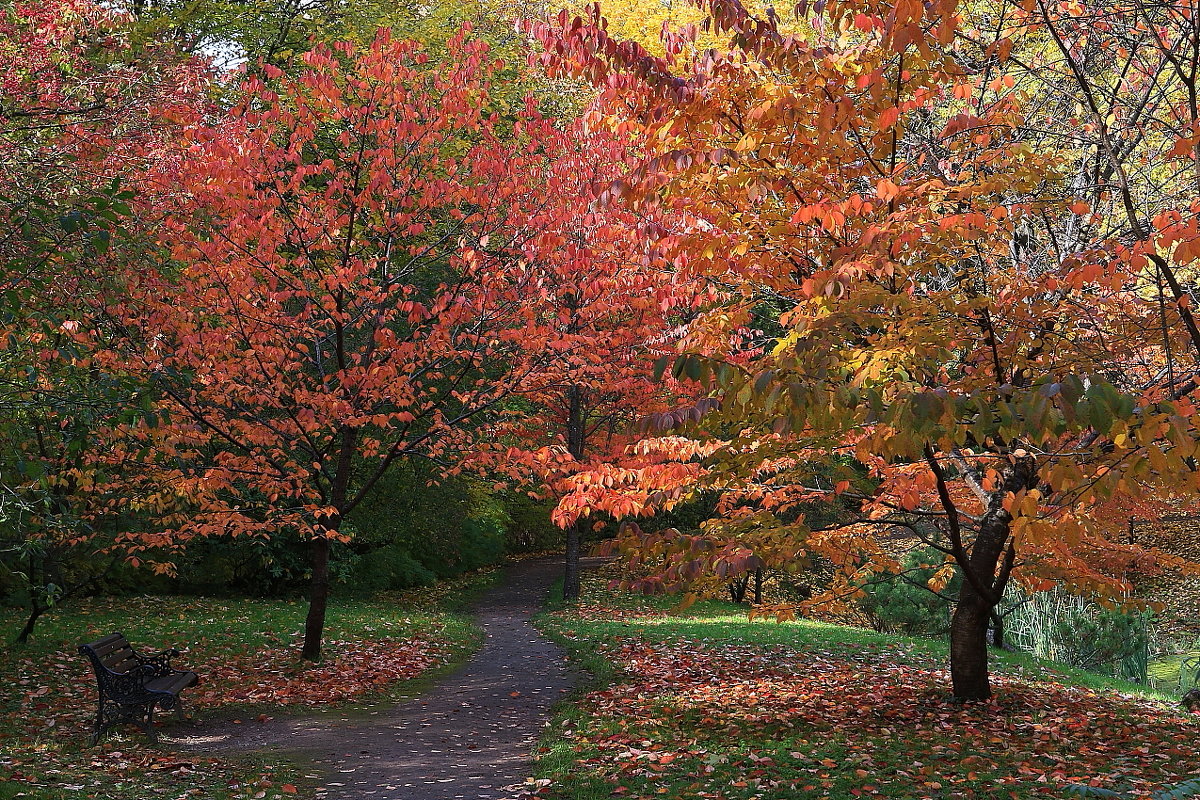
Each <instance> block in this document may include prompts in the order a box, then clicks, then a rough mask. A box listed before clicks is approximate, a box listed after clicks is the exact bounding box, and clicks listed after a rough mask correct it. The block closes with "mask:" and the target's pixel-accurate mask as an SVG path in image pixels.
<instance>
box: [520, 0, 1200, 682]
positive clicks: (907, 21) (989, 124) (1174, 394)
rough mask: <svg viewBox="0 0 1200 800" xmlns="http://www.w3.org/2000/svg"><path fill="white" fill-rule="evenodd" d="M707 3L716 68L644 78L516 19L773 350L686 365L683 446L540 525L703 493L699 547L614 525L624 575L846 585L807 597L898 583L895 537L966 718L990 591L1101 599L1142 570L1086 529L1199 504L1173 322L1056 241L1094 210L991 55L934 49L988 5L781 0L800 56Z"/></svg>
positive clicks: (1002, 54) (787, 38) (584, 45)
mask: <svg viewBox="0 0 1200 800" xmlns="http://www.w3.org/2000/svg"><path fill="white" fill-rule="evenodd" d="M701 5H702V7H703V8H704V9H705V11H706V12H707V14H708V17H709V23H708V24H709V27H710V28H711V29H713V30H715V31H718V32H725V33H728V34H729V37H730V46H729V49H728V51H727V52H717V53H705V54H700V55H695V56H689V55H688V53H687V51H686V50H684V51H680V55H679V56H678V57H676V58H675V59H674V60H672V59H662V58H655V57H652V56H650V55H649V54H648V53H646V52H645V50H644V49H642V48H640V47H638V46H635V45H632V44H629V43H620V42H616V41H614V40H613V39H612V38H611V37H610V36H609V35H608V34H607V32H606V31H605V24H604V21H603V19H602V18H601V17H600V16H599V13H598V12H593V13H592V15H591V16H590V18H589V19H587V20H572V19H570V18H569V17H568V16H566V15H564V16H561V17H560V18H559V19H558V20H556V21H553V22H545V23H541V24H533V25H530V26H529V29H530V30H531V31H532V32H533V33H534V34H535V35H536V36H537V37H538V38H539V39H540V40H541V41H542V42H544V43H545V44H546V45H547V49H546V53H545V54H544V55H543V56H542V57H541V61H542V62H543V63H545V64H547V65H548V66H550V67H551V68H552V69H560V68H561V69H567V70H570V71H572V72H574V73H576V74H582V75H585V76H587V77H589V78H590V79H592V80H593V81H594V82H595V83H596V84H597V85H599V86H601V87H602V90H603V94H602V97H601V100H600V103H601V104H602V105H600V106H599V107H598V108H597V112H598V113H604V114H606V115H607V116H608V118H609V119H611V120H613V124H614V125H622V126H628V127H630V128H633V129H636V130H637V131H638V132H639V133H640V134H641V135H643V136H644V137H645V141H647V142H650V143H653V145H652V148H653V149H652V151H651V152H649V153H648V154H647V157H646V158H645V159H644V161H643V164H642V165H641V166H640V167H639V168H638V169H637V170H635V171H634V172H633V173H631V175H629V176H628V177H627V178H626V179H625V186H626V187H627V191H628V192H629V193H630V194H632V195H634V196H637V197H640V198H642V199H643V200H644V201H645V202H651V201H654V200H660V199H662V198H665V202H668V203H673V204H679V205H683V204H686V206H687V208H688V210H689V212H690V213H692V214H695V215H696V216H697V217H700V218H702V219H703V220H704V221H705V224H703V225H696V226H693V227H692V229H691V230H689V231H687V232H685V233H684V234H683V235H680V236H676V237H673V238H672V239H671V241H669V242H663V243H661V246H663V247H664V248H670V247H675V248H678V252H679V253H681V254H682V253H686V254H688V255H689V256H690V260H689V263H690V264H691V265H692V268H693V269H696V270H697V271H700V272H701V273H702V274H707V275H709V276H710V277H712V278H713V279H715V280H720V281H723V282H727V283H728V284H730V285H731V286H733V287H736V290H737V291H736V292H735V295H736V296H737V297H739V301H738V302H737V303H736V304H731V305H730V307H729V308H728V310H727V312H726V315H725V319H726V320H727V321H728V325H729V326H745V325H748V324H751V323H752V322H753V321H755V320H758V321H762V320H764V319H765V320H767V321H768V322H769V325H764V326H763V328H764V329H766V330H770V329H771V328H773V329H774V330H773V331H772V332H771V335H769V336H766V337H764V339H763V340H762V342H761V343H762V345H763V353H762V357H761V358H758V359H755V360H754V361H753V362H752V364H750V365H742V364H738V363H736V361H735V360H734V359H731V358H725V359H713V358H708V357H692V358H684V359H682V360H680V361H679V362H678V363H677V364H676V370H677V371H678V372H679V373H680V374H688V375H691V376H692V377H696V378H699V379H701V380H704V381H706V383H707V385H708V386H709V388H710V390H711V395H712V396H711V398H710V399H709V400H707V401H706V402H705V403H704V404H702V405H698V406H697V407H696V408H695V409H694V411H695V413H694V415H693V416H699V415H700V414H701V412H705V416H704V418H703V420H702V421H701V422H700V423H699V424H698V425H693V426H692V429H691V432H692V434H693V436H694V437H696V441H692V442H681V440H679V439H668V440H664V441H663V442H662V443H661V445H660V446H658V447H653V446H652V445H649V444H648V445H647V446H646V447H645V448H644V450H645V451H646V452H647V453H648V459H649V460H648V463H647V464H645V465H644V468H643V469H642V470H640V471H638V470H634V471H628V472H627V473H626V474H624V475H623V476H622V477H621V479H620V480H617V481H608V482H607V483H606V484H604V488H605V489H606V490H607V492H606V493H605V494H601V495H599V496H598V495H597V494H596V493H595V491H594V485H595V483H596V481H595V480H594V479H592V480H581V481H580V482H579V491H578V492H576V493H575V495H574V496H568V497H567V498H566V499H565V500H564V503H563V507H562V510H563V513H564V514H567V515H570V514H575V513H582V512H583V511H584V510H586V509H589V508H591V509H594V508H597V507H599V508H610V509H611V508H618V507H619V508H620V509H622V511H624V512H625V513H626V514H630V513H639V512H641V513H652V511H653V508H654V506H655V505H656V504H661V503H663V502H667V503H670V502H673V501H675V500H676V499H678V498H679V497H681V496H684V495H686V494H687V493H688V492H689V491H691V490H693V489H694V488H695V487H709V488H717V489H720V490H722V491H723V492H724V493H725V498H724V503H723V510H724V511H725V517H724V519H722V520H718V521H715V522H714V523H713V524H712V525H710V526H709V528H708V530H706V532H705V534H706V535H704V536H700V537H693V536H683V535H680V534H675V535H655V536H642V535H640V534H639V533H638V532H637V531H636V529H633V530H632V532H631V536H630V543H631V544H632V546H633V547H634V548H635V550H637V551H638V552H639V553H640V555H641V556H643V557H649V558H650V559H651V563H656V562H657V559H659V558H661V557H665V560H663V561H661V562H657V563H662V564H663V569H662V571H661V572H660V574H659V575H657V576H655V577H654V578H653V579H651V580H650V581H647V582H646V585H647V586H648V587H651V588H653V587H658V588H664V587H666V588H674V589H679V588H686V587H688V586H689V585H697V584H698V583H699V582H700V581H701V580H702V579H703V578H704V576H707V575H711V574H712V573H713V572H719V573H721V575H722V576H727V575H728V574H731V573H736V572H739V571H744V570H747V569H753V568H756V567H757V566H758V565H760V564H762V563H764V562H765V563H771V564H776V565H780V566H785V567H793V568H794V567H795V566H796V565H798V564H799V563H802V562H803V560H804V559H805V558H806V557H808V556H810V555H822V556H825V557H828V558H830V559H832V560H833V561H834V562H835V563H836V564H838V565H839V566H840V567H841V568H842V574H841V577H840V579H839V580H838V581H837V583H836V584H835V586H834V587H832V593H831V594H830V595H826V596H825V597H824V598H822V599H823V600H825V601H829V600H831V599H836V598H837V597H839V596H848V595H852V594H853V593H854V592H855V591H856V587H857V585H858V583H859V582H860V581H861V580H862V579H863V578H864V577H865V576H867V575H869V574H871V573H874V572H879V571H885V570H892V571H895V570H897V569H899V565H898V564H897V563H896V561H895V559H894V558H892V557H891V556H889V555H888V553H887V551H886V548H884V547H882V546H881V541H880V540H881V538H883V537H885V536H887V535H888V533H889V531H893V530H897V529H899V530H902V531H905V532H907V534H908V535H911V536H913V537H915V538H918V539H921V540H924V541H925V542H926V543H927V544H928V545H930V546H932V547H935V548H937V549H939V550H941V552H942V553H943V555H944V557H945V563H944V564H943V565H942V569H940V570H939V571H938V573H937V574H936V575H935V579H934V581H933V588H941V587H944V586H945V585H946V583H947V582H948V581H949V578H950V576H951V575H952V574H953V573H954V571H956V570H957V571H959V572H961V574H962V575H963V578H964V580H963V582H962V590H961V592H960V594H959V596H958V598H957V603H956V606H955V612H954V616H953V623H952V631H951V676H952V682H953V689H954V693H955V695H956V696H958V697H960V698H962V699H983V698H986V697H988V696H989V695H990V694H991V686H990V681H989V676H988V658H987V649H986V631H987V627H988V624H989V620H990V618H991V616H992V611H993V609H994V608H995V606H996V604H997V603H998V602H999V600H1000V598H1001V596H1002V595H1003V593H1004V591H1005V589H1006V587H1007V586H1008V585H1009V583H1010V581H1018V582H1020V583H1022V584H1023V585H1024V586H1025V587H1026V588H1027V589H1030V590H1036V589H1039V588H1044V587H1046V586H1047V585H1051V584H1052V583H1055V582H1061V583H1065V584H1068V585H1071V586H1073V587H1074V588H1075V589H1076V590H1080V591H1093V592H1098V593H1109V594H1119V593H1120V592H1122V591H1124V590H1126V589H1127V584H1126V582H1125V581H1124V571H1125V569H1126V567H1127V566H1128V565H1129V564H1131V563H1132V562H1134V561H1136V560H1138V559H1142V558H1146V557H1147V554H1146V553H1143V552H1141V551H1139V550H1137V549H1136V548H1134V547H1131V546H1129V545H1127V544H1125V543H1122V542H1119V541H1117V540H1116V539H1115V538H1114V537H1112V536H1111V535H1110V534H1111V530H1110V527H1109V526H1108V525H1107V520H1106V519H1105V518H1104V514H1103V513H1102V511H1098V509H1103V508H1104V503H1105V502H1106V501H1110V500H1112V499H1113V498H1118V497H1138V496H1144V495H1154V494H1157V493H1165V492H1177V493H1181V494H1195V493H1196V491H1197V488H1198V486H1200V481H1198V479H1197V472H1196V471H1195V469H1194V461H1193V457H1194V454H1195V452H1196V448H1197V444H1196V442H1197V427H1198V424H1200V418H1198V417H1197V415H1196V409H1195V407H1194V404H1193V402H1192V399H1191V397H1190V394H1189V392H1190V390H1188V391H1181V389H1183V388H1184V385H1183V384H1182V383H1181V382H1179V381H1177V380H1171V379H1169V377H1168V376H1167V373H1168V372H1169V370H1167V369H1165V368H1164V363H1169V358H1168V356H1169V351H1171V350H1172V349H1173V350H1174V352H1176V353H1178V352H1179V347H1180V345H1181V343H1186V342H1188V340H1189V339H1190V331H1191V323H1190V321H1189V320H1190V312H1189V311H1188V309H1187V307H1186V303H1176V302H1169V303H1166V304H1163V303H1160V302H1159V301H1158V298H1157V297H1155V296H1154V295H1153V294H1150V293H1148V292H1146V291H1145V288H1146V286H1147V281H1146V278H1147V270H1151V271H1153V270H1155V269H1156V267H1155V264H1156V261H1155V259H1154V258H1153V257H1151V255H1150V254H1148V253H1146V252H1145V251H1144V248H1142V247H1139V246H1137V245H1134V246H1132V247H1131V246H1129V242H1128V240H1121V239H1118V240H1116V241H1113V240H1105V239H1099V238H1084V239H1083V240H1081V241H1080V242H1079V243H1078V244H1077V245H1076V246H1074V247H1071V248H1062V247H1061V246H1060V247H1055V246H1054V244H1055V243H1057V242H1059V241H1060V239H1061V237H1060V236H1059V234H1060V232H1061V231H1063V230H1067V229H1071V228H1072V226H1077V225H1079V224H1080V223H1081V222H1082V223H1087V222H1089V221H1090V220H1092V219H1093V218H1094V215H1095V214H1096V213H1097V210H1096V209H1093V208H1091V207H1090V206H1089V204H1088V203H1087V202H1086V198H1085V197H1084V195H1083V192H1081V191H1080V189H1079V187H1076V186H1073V185H1072V183H1071V175H1072V174H1073V169H1074V167H1075V163H1074V156H1075V151H1074V150H1062V149H1061V148H1054V147H1045V148H1039V147H1037V146H1036V145H1037V143H1038V140H1037V139H1035V138H1033V134H1034V133H1035V132H1036V131H1037V130H1038V127H1039V125H1038V123H1040V122H1042V120H1041V119H1038V118H1037V114H1036V112H1038V111H1040V107H1038V106H1036V105H1035V106H1034V107H1032V108H1031V107H1029V106H1028V105H1027V101H1028V100H1029V99H1030V97H1031V95H1030V93H1029V92H1028V91H1027V90H1018V89H1017V88H1016V84H1015V80H1014V79H1013V77H1012V76H1011V75H1009V74H1007V73H1006V72H1005V71H1004V69H1003V66H1002V65H1003V64H1004V63H1006V61H1005V60H1006V59H1007V58H1008V57H1010V56H1011V48H1012V46H1013V45H1012V44H1011V43H1009V44H1008V45H1005V44H1003V43H1002V42H1000V41H996V42H993V44H992V45H988V46H985V47H984V48H982V55H981V59H982V60H972V59H970V58H968V57H966V56H964V55H963V53H962V51H959V50H955V49H954V48H952V47H950V46H949V45H950V44H951V43H953V42H955V37H956V36H957V35H959V34H960V33H962V32H964V31H967V32H969V31H971V30H975V29H978V28H982V27H986V23H987V22H988V19H987V18H986V14H987V13H989V12H990V9H987V8H983V7H976V6H973V7H967V8H959V7H958V6H957V4H955V3H953V2H947V3H937V2H935V3H898V4H891V3H877V2H872V0H846V1H844V2H828V3H822V4H817V5H815V6H811V7H809V6H807V5H806V4H802V5H801V6H800V7H799V9H798V10H799V11H801V12H802V13H805V14H807V21H808V30H807V31H806V32H805V34H804V35H803V36H797V35H789V34H786V33H785V32H783V31H782V30H781V29H780V27H779V24H778V22H777V19H776V18H775V17H774V16H773V15H764V16H763V17H754V16H752V15H750V14H749V13H747V11H746V10H745V9H744V8H743V7H742V6H741V5H740V4H739V3H737V2H733V1H732V0H728V1H727V0H710V1H709V2H703V3H702V4H701ZM1026 7H1027V6H1026ZM1059 8H1064V7H1063V6H1059ZM972 14H975V15H976V16H972ZM993 21H994V20H993ZM1041 30H1042V33H1045V34H1047V35H1048V36H1049V37H1050V38H1053V31H1049V30H1047V29H1045V28H1042V29H1041ZM1070 50H1071V48H1070V47H1068V48H1067V51H1068V52H1070ZM681 61H682V63H680V62H681ZM1093 124H1095V123H1093ZM1046 228H1049V229H1050V231H1051V233H1050V235H1048V236H1047V237H1045V238H1043V237H1041V236H1040V235H1039V234H1038V233H1037V231H1038V230H1039V229H1046ZM1189 241H1190V239H1189ZM1185 252H1186V251H1185ZM1151 276H1152V273H1151ZM1164 277H1165V276H1164ZM1164 331H1165V332H1166V334H1165V336H1164ZM710 333H711V329H709V330H708V331H706V336H707V335H708V334H710ZM710 338H711V337H710ZM726 351H727V352H730V353H732V354H736V351H734V350H731V349H730V348H729V347H728V346H727V347H726ZM585 489H586V491H585ZM820 498H840V500H841V501H842V502H843V503H844V504H845V505H846V506H847V507H848V512H849V513H848V518H847V519H846V520H844V521H840V522H838V523H837V524H833V525H821V526H817V525H810V524H808V523H806V520H805V518H804V516H803V515H802V514H801V515H798V514H797V513H796V510H797V508H798V507H800V506H801V505H802V504H803V503H806V502H809V501H811V500H814V499H820Z"/></svg>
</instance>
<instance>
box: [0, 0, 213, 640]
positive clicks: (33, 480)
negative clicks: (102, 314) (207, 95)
mask: <svg viewBox="0 0 1200 800" xmlns="http://www.w3.org/2000/svg"><path fill="white" fill-rule="evenodd" d="M128 23H129V20H128V18H126V17H124V16H122V15H120V14H117V13H115V12H113V11H112V10H111V9H110V8H106V7H103V6H100V5H96V4H93V3H90V2H80V1H79V0H70V1H67V0H63V2H48V3H44V4H39V5H30V4H14V5H10V6H8V7H6V8H5V9H4V10H3V11H0V38H3V39H4V40H5V42H6V46H5V47H4V48H3V50H2V52H0V160H3V162H4V164H5V169H4V171H3V173H2V174H0V209H2V210H3V212H4V214H5V217H6V219H7V220H8V221H9V225H8V227H7V228H6V230H5V232H4V234H3V235H2V236H0V505H3V506H4V512H0V513H2V514H3V516H4V517H5V518H6V522H5V524H4V525H3V528H4V533H3V536H2V537H0V538H2V542H0V553H2V554H3V559H4V561H5V563H6V566H8V567H10V568H11V569H12V571H13V572H14V573H16V574H20V575H22V576H24V578H25V580H26V582H27V584H28V585H27V590H28V597H29V602H30V614H29V617H28V619H27V622H26V625H25V627H24V628H23V629H22V631H21V633H20V634H19V638H21V639H24V638H27V637H28V636H29V634H30V633H31V632H32V631H33V626H34V624H35V623H36V622H37V619H38V617H39V616H40V615H41V614H42V613H44V612H45V611H46V610H47V609H48V608H49V606H50V605H51V604H52V603H53V602H55V601H57V600H61V599H62V598H63V597H65V596H67V595H69V594H70V593H72V592H73V591H75V590H77V589H79V588H81V587H82V586H83V585H84V583H86V581H87V579H88V578H89V577H90V576H92V575H93V571H92V567H95V566H96V565H98V564H103V563H110V562H111V561H112V559H113V558H114V557H115V556H103V557H98V555H99V554H98V553H97V552H96V551H97V550H98V549H100V548H101V543H100V541H99V537H98V534H99V533H100V532H102V531H103V532H106V533H107V532H111V529H112V523H113V522H114V520H104V521H97V524H95V525H89V524H88V523H87V522H86V521H85V519H86V517H87V511H88V492H87V491H86V489H85V488H84V487H85V486H86V485H87V484H88V483H89V482H90V478H89V477H88V472H89V468H88V466H87V463H86V462H87V456H88V453H89V451H90V450H91V448H92V447H93V446H94V445H95V437H94V430H95V428H96V427H98V426H101V425H103V424H106V423H108V422H109V421H111V420H112V419H115V418H118V417H121V416H131V415H135V414H137V413H138V412H139V409H138V407H137V404H136V403H132V404H131V403H130V397H131V396H134V397H136V395H137V393H138V386H137V385H136V383H135V382H133V381H130V380H128V376H127V375H125V374H124V373H123V372H122V371H118V372H116V373H104V372H101V371H98V370H96V369H94V368H93V367H92V365H90V364H89V363H88V362H87V360H86V358H84V357H83V356H82V354H81V352H80V351H79V350H78V349H77V348H76V347H75V346H74V341H73V332H74V331H75V330H76V329H77V326H78V323H79V320H80V319H81V317H82V315H83V313H84V309H85V308H86V306H87V302H86V298H88V297H96V296H103V295H106V294H117V293H119V292H120V291H121V285H120V278H119V276H118V275H117V274H115V273H114V272H113V271H111V270H110V269H108V266H109V265H107V264H104V263H103V261H104V259H105V257H106V253H107V250H108V247H109V244H110V243H111V241H112V240H113V239H114V238H115V237H116V236H117V235H118V233H119V234H120V235H122V236H125V237H134V235H135V232H134V229H135V228H136V225H133V224H131V221H130V220H129V219H128V217H127V214H128V210H129V209H128V201H129V199H130V194H129V192H128V190H127V189H126V188H125V187H124V186H123V185H122V184H123V182H124V181H126V180H127V179H128V178H129V176H130V175H131V174H133V173H136V172H138V171H139V170H141V169H144V168H145V166H146V165H147V164H149V163H151V162H153V161H154V159H155V158H157V154H159V153H161V152H162V150H163V145H164V143H165V142H168V141H170V139H171V137H172V135H173V132H174V131H175V130H176V128H177V127H178V123H179V121H180V119H181V118H184V117H187V116H188V115H196V114H200V113H202V112H203V111H204V109H205V105H206V104H205V103H204V97H203V90H204V86H205V70H204V69H203V67H202V65H200V64H198V63H195V62H192V61H190V60H188V59H181V58H178V57H177V56H176V54H175V53H174V52H173V51H172V49H171V48H169V47H162V46H158V45H154V44H151V43H147V44H146V45H145V46H143V47H142V48H141V49H140V50H139V51H138V52H137V53H136V54H135V53H134V51H133V50H132V49H131V47H130V46H129V41H128Z"/></svg>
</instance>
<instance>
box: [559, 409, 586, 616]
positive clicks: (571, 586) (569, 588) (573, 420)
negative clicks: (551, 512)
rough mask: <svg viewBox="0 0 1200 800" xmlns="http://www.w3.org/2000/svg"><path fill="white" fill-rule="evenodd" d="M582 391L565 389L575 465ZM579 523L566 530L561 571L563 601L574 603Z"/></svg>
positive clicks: (579, 459)
mask: <svg viewBox="0 0 1200 800" xmlns="http://www.w3.org/2000/svg"><path fill="white" fill-rule="evenodd" d="M583 417H584V408H583V389H582V388H581V387H579V386H572V387H570V388H569V389H567V452H569V453H570V454H571V457H572V458H574V459H575V463H576V464H582V463H583V455H584V445H585V442H584V439H585V438H586V436H587V428H586V426H585V420H584V418H583ZM579 534H580V531H579V521H578V520H576V521H575V522H573V523H571V527H569V528H567V552H566V559H565V564H564V569H563V600H566V601H567V602H574V601H575V600H578V599H579V557H580V552H579V551H580V541H579V540H580V535H579Z"/></svg>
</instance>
